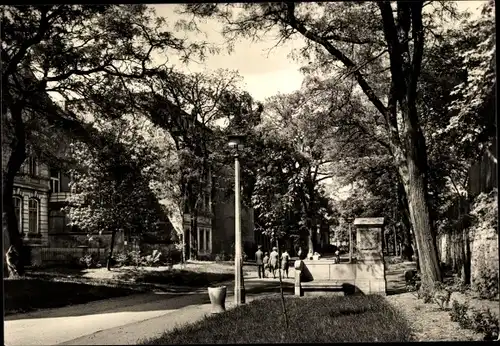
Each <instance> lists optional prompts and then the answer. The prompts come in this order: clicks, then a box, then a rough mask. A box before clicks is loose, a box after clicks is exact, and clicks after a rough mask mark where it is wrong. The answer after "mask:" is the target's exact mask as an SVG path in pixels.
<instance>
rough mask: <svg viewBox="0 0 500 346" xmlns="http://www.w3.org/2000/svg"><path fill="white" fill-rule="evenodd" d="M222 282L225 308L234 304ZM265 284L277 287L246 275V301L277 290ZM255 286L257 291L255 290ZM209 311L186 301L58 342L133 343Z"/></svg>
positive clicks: (230, 291) (273, 282)
mask: <svg viewBox="0 0 500 346" xmlns="http://www.w3.org/2000/svg"><path fill="white" fill-rule="evenodd" d="M222 285H224V284H222ZM225 285H226V286H227V288H228V291H227V296H226V309H227V310H230V309H232V308H234V307H235V304H234V300H233V297H234V295H233V282H226V283H225ZM266 287H268V288H278V291H279V281H278V280H259V279H247V280H246V281H245V289H246V290H247V292H248V293H247V294H246V303H250V302H251V301H253V300H255V299H261V298H264V297H269V296H270V295H275V294H277V292H260V291H259V288H264V289H265V288H266ZM255 290H257V291H256V292H255ZM252 291H254V292H252ZM207 295H208V293H207ZM175 299H181V297H179V298H175ZM210 314H211V305H210V304H196V305H189V306H186V307H183V308H180V309H176V310H173V311H170V312H168V313H166V314H164V315H161V316H158V317H153V318H150V319H147V320H144V321H140V322H134V323H130V324H126V325H122V326H118V327H114V328H110V329H106V330H101V331H98V332H96V333H93V334H90V335H86V336H83V337H80V338H77V339H73V340H70V341H67V342H64V343H62V344H61V345H91V344H99V345H136V344H137V343H138V342H139V341H140V340H145V339H150V338H156V337H159V336H161V335H162V334H163V333H164V332H166V331H172V330H173V329H175V328H176V327H182V326H185V325H188V324H190V323H191V324H192V323H195V322H197V321H200V320H201V319H203V318H204V317H205V316H207V315H210Z"/></svg>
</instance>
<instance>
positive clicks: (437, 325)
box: [386, 262, 500, 341]
mask: <svg viewBox="0 0 500 346" xmlns="http://www.w3.org/2000/svg"><path fill="white" fill-rule="evenodd" d="M415 268H416V263H415V262H402V263H395V264H390V263H386V280H387V292H388V296H387V301H388V302H389V303H390V304H392V305H393V306H394V307H396V308H397V309H398V310H400V311H401V312H402V313H403V314H404V315H405V316H406V318H407V319H408V321H409V322H410V324H411V327H412V329H413V333H414V335H413V338H414V340H415V341H482V340H483V335H481V334H479V333H476V332H474V331H472V330H466V329H462V328H460V326H459V325H458V323H456V322H452V321H451V319H450V314H449V311H443V310H440V309H439V307H438V306H437V304H434V303H432V304H424V302H423V301H422V300H419V299H417V297H416V295H414V294H413V293H408V292H406V287H405V286H406V284H405V281H404V272H405V270H408V269H415ZM453 300H457V301H458V302H460V303H463V302H464V301H467V302H468V304H469V306H471V307H473V308H486V307H488V308H490V310H491V312H492V313H495V314H496V315H497V316H499V315H500V304H499V302H498V300H497V301H493V300H482V299H476V298H474V297H472V296H471V295H469V294H461V293H458V292H453V293H452V295H451V298H450V305H449V306H450V307H451V304H452V302H453Z"/></svg>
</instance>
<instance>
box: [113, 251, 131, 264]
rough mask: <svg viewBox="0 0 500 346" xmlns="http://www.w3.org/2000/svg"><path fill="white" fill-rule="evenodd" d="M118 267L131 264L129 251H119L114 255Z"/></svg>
mask: <svg viewBox="0 0 500 346" xmlns="http://www.w3.org/2000/svg"><path fill="white" fill-rule="evenodd" d="M113 259H114V260H115V262H116V265H117V266H118V267H123V266H128V265H130V258H129V256H128V253H127V252H118V253H116V254H115V255H114V256H113Z"/></svg>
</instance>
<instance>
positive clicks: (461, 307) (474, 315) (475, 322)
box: [450, 300, 499, 340]
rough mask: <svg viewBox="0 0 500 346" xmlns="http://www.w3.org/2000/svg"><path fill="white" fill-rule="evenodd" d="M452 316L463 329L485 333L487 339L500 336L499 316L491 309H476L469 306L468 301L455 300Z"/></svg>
mask: <svg viewBox="0 0 500 346" xmlns="http://www.w3.org/2000/svg"><path fill="white" fill-rule="evenodd" d="M450 318H451V320H452V321H453V322H457V323H458V325H459V326H460V327H461V328H463V329H471V330H474V331H476V332H478V333H481V334H483V335H484V339H485V340H495V339H496V338H498V331H499V327H498V326H499V324H498V317H496V316H495V315H493V314H492V313H491V311H490V309H486V310H476V309H471V308H469V305H468V304H467V303H463V304H461V303H459V302H457V301H456V300H454V301H453V303H452V307H451V311H450Z"/></svg>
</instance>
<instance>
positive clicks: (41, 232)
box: [13, 163, 49, 246]
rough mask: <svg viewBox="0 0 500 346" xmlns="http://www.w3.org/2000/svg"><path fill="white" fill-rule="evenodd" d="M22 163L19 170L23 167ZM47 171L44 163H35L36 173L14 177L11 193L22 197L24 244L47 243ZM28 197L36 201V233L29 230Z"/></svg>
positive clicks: (21, 230) (21, 226)
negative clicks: (34, 174)
mask: <svg viewBox="0 0 500 346" xmlns="http://www.w3.org/2000/svg"><path fill="white" fill-rule="evenodd" d="M25 166H26V163H25V164H23V167H22V168H21V171H23V170H24V169H25ZM48 181H49V173H48V168H47V166H46V165H43V164H37V175H36V176H27V175H21V174H20V175H18V176H16V177H15V179H14V191H13V195H14V196H16V197H20V198H22V204H21V205H22V208H21V214H22V222H21V224H20V228H21V229H20V230H19V231H20V232H21V233H22V234H23V237H22V238H23V242H24V244H26V245H44V246H46V245H48V203H49V188H48ZM30 199H34V200H36V201H37V202H38V227H37V228H38V229H37V232H36V233H30V232H29V227H30V224H29V203H30Z"/></svg>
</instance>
